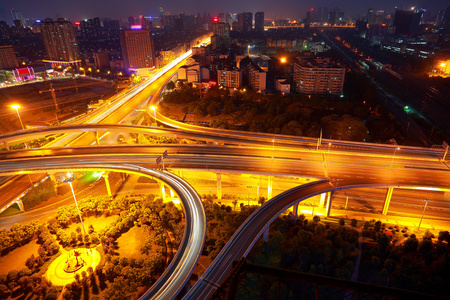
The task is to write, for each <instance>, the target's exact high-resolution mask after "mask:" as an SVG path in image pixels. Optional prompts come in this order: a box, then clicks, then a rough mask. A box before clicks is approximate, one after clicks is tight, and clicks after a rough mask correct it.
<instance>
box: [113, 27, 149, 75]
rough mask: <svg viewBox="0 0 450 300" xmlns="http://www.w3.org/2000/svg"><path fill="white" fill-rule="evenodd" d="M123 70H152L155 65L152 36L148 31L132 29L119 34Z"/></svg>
mask: <svg viewBox="0 0 450 300" xmlns="http://www.w3.org/2000/svg"><path fill="white" fill-rule="evenodd" d="M120 46H121V48H122V56H123V64H124V67H125V69H127V70H129V69H141V68H153V67H154V66H155V65H156V61H155V50H154V45H153V39H152V35H151V33H150V31H149V30H142V29H140V28H138V27H137V26H136V27H133V29H131V30H128V29H127V30H124V31H122V32H121V33H120Z"/></svg>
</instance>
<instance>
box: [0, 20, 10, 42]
mask: <svg viewBox="0 0 450 300" xmlns="http://www.w3.org/2000/svg"><path fill="white" fill-rule="evenodd" d="M10 35H11V31H10V28H9V26H8V24H7V23H6V22H5V21H0V40H7V39H9V37H10Z"/></svg>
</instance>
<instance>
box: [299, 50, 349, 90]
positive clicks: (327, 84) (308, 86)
mask: <svg viewBox="0 0 450 300" xmlns="http://www.w3.org/2000/svg"><path fill="white" fill-rule="evenodd" d="M344 79H345V67H344V66H341V65H339V64H337V63H335V62H333V61H331V59H329V58H317V59H315V58H311V57H308V58H297V62H296V63H294V85H295V88H296V90H297V92H300V93H303V94H331V95H340V94H342V89H343V87H344Z"/></svg>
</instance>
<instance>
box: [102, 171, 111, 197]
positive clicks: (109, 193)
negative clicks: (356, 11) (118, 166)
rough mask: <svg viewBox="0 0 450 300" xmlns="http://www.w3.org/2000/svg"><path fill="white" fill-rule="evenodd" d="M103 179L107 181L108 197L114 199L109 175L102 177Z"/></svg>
mask: <svg viewBox="0 0 450 300" xmlns="http://www.w3.org/2000/svg"><path fill="white" fill-rule="evenodd" d="M102 177H103V179H105V184H106V190H107V191H108V196H109V197H111V198H112V193H111V186H110V185H109V179H108V174H103V175H102Z"/></svg>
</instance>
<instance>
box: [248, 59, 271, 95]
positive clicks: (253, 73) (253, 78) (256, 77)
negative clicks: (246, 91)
mask: <svg viewBox="0 0 450 300" xmlns="http://www.w3.org/2000/svg"><path fill="white" fill-rule="evenodd" d="M266 75H267V74H266V72H264V71H262V70H261V69H260V68H259V67H257V66H254V65H252V64H250V65H249V66H248V84H249V86H251V87H252V88H253V89H254V90H255V91H264V90H265V89H266Z"/></svg>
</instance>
